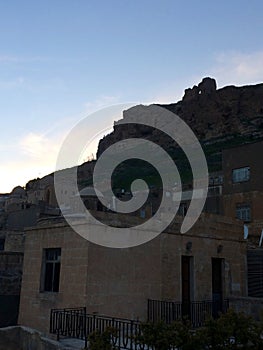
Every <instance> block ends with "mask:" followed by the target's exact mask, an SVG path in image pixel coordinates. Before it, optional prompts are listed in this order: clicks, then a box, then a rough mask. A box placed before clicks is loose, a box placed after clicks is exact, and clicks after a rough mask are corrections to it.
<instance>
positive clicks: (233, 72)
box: [209, 51, 263, 86]
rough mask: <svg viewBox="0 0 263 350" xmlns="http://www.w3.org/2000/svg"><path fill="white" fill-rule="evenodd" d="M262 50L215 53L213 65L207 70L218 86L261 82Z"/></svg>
mask: <svg viewBox="0 0 263 350" xmlns="http://www.w3.org/2000/svg"><path fill="white" fill-rule="evenodd" d="M262 62H263V51H258V52H253V53H249V54H245V53H241V52H223V53H219V54H218V55H216V59H215V65H214V67H212V69H211V70H210V71H209V73H210V75H212V76H214V77H215V78H216V79H217V82H218V85H219V86H225V85H245V84H256V83H262V82H263V64H262Z"/></svg>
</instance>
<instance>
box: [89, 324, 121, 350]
mask: <svg viewBox="0 0 263 350" xmlns="http://www.w3.org/2000/svg"><path fill="white" fill-rule="evenodd" d="M115 335H116V330H115V329H114V328H111V327H109V328H107V329H106V330H105V331H104V332H102V333H100V332H99V331H95V332H93V333H91V334H90V335H89V336H88V341H89V348H88V349H89V350H115V349H116V348H115V347H114V346H113V345H112V337H113V336H115Z"/></svg>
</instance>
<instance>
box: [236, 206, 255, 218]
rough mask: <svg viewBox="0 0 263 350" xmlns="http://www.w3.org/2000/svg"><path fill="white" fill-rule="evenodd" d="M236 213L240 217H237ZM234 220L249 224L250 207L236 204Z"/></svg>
mask: <svg viewBox="0 0 263 350" xmlns="http://www.w3.org/2000/svg"><path fill="white" fill-rule="evenodd" d="M238 211H239V212H240V213H241V215H240V216H239V215H238ZM242 212H243V213H244V212H247V213H248V215H246V214H245V215H244V216H243V215H242ZM236 218H237V219H239V220H242V221H244V222H251V205H250V203H237V204H236Z"/></svg>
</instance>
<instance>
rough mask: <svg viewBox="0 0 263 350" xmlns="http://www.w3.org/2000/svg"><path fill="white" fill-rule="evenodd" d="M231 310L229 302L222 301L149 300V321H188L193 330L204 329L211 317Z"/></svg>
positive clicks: (226, 300)
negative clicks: (206, 321) (182, 301)
mask: <svg viewBox="0 0 263 350" xmlns="http://www.w3.org/2000/svg"><path fill="white" fill-rule="evenodd" d="M228 308H229V300H228V299H224V300H222V301H212V300H204V301H192V302H190V303H181V302H176V301H161V300H152V299H148V321H149V322H158V321H164V322H166V323H172V322H174V321H177V320H182V319H188V320H189V321H190V322H191V326H192V327H193V328H198V327H202V326H203V325H204V323H205V320H206V319H207V318H209V317H213V318H217V317H218V316H219V315H220V313H225V312H226V311H227V310H228Z"/></svg>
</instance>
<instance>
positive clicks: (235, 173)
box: [232, 166, 250, 184]
mask: <svg viewBox="0 0 263 350" xmlns="http://www.w3.org/2000/svg"><path fill="white" fill-rule="evenodd" d="M242 171H243V172H244V173H245V174H244V175H243V176H242ZM249 180H250V167H249V166H244V167H240V168H235V169H232V183H234V184H235V183H242V182H247V181H249Z"/></svg>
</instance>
